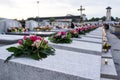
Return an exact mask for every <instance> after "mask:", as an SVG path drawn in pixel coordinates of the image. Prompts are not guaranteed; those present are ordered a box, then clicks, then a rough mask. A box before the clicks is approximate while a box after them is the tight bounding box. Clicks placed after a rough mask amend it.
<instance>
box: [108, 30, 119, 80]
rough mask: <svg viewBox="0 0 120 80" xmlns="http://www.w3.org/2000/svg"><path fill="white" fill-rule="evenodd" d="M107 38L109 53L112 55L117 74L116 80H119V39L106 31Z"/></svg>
mask: <svg viewBox="0 0 120 80" xmlns="http://www.w3.org/2000/svg"><path fill="white" fill-rule="evenodd" d="M107 37H108V40H109V42H110V44H111V45H112V47H111V51H112V55H113V60H114V63H115V67H116V71H117V74H118V80H120V39H118V38H117V37H116V36H115V35H113V34H111V33H110V32H109V31H107Z"/></svg>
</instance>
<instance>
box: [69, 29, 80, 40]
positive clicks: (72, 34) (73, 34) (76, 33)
mask: <svg viewBox="0 0 120 80" xmlns="http://www.w3.org/2000/svg"><path fill="white" fill-rule="evenodd" d="M69 33H70V34H71V37H72V38H78V37H79V33H78V31H76V30H70V31H69Z"/></svg>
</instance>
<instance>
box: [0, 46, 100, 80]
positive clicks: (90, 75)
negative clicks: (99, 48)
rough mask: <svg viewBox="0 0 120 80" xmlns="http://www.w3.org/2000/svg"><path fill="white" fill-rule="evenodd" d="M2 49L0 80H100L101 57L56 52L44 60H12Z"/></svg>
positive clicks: (1, 48)
mask: <svg viewBox="0 0 120 80" xmlns="http://www.w3.org/2000/svg"><path fill="white" fill-rule="evenodd" d="M10 46H16V44H14V45H9V46H4V47H0V50H1V53H0V64H1V65H0V80H2V79H4V80H100V67H101V64H100V63H101V56H98V55H90V54H83V53H78V52H71V51H66V50H60V49H56V52H55V55H54V56H49V57H48V58H46V59H43V60H39V61H36V60H33V59H30V58H13V59H12V60H10V61H9V62H8V63H4V60H5V59H6V58H7V57H8V56H10V54H11V53H10V52H8V51H7V50H6V48H7V47H10Z"/></svg>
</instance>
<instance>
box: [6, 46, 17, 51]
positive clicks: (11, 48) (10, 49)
mask: <svg viewBox="0 0 120 80" xmlns="http://www.w3.org/2000/svg"><path fill="white" fill-rule="evenodd" d="M7 50H8V51H9V52H17V51H18V48H16V47H10V48H7Z"/></svg>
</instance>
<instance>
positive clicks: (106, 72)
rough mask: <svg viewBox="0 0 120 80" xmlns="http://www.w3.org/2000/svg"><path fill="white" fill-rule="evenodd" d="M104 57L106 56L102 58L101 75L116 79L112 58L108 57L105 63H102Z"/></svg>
mask: <svg viewBox="0 0 120 80" xmlns="http://www.w3.org/2000/svg"><path fill="white" fill-rule="evenodd" d="M105 59H106V58H102V67H101V76H102V77H106V78H110V79H117V72H116V69H115V65H114V62H113V59H108V64H107V65H105V63H104V62H105Z"/></svg>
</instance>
